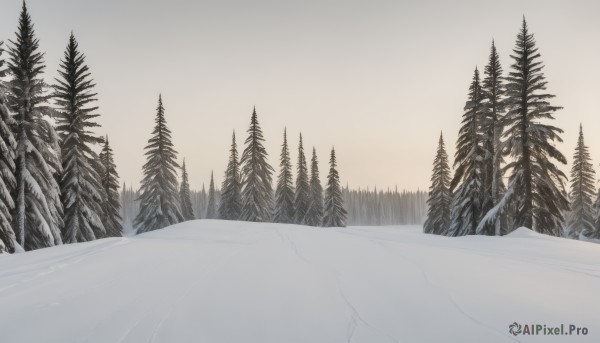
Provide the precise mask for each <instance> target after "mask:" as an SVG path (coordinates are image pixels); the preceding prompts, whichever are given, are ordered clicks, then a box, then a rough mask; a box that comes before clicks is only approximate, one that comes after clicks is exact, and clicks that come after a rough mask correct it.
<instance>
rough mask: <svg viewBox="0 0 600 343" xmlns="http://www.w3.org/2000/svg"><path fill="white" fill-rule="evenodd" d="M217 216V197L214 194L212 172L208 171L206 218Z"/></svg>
mask: <svg viewBox="0 0 600 343" xmlns="http://www.w3.org/2000/svg"><path fill="white" fill-rule="evenodd" d="M216 218H217V199H216V195H215V182H214V179H213V173H212V172H210V186H209V187H208V205H207V206H206V219H216Z"/></svg>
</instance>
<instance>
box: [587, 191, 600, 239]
mask: <svg viewBox="0 0 600 343" xmlns="http://www.w3.org/2000/svg"><path fill="white" fill-rule="evenodd" d="M593 211H594V212H593V213H594V230H593V231H592V232H586V233H584V235H586V236H587V237H588V238H593V239H600V189H599V190H598V192H597V193H596V200H595V201H594V205H593Z"/></svg>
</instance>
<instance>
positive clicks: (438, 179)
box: [423, 133, 452, 235]
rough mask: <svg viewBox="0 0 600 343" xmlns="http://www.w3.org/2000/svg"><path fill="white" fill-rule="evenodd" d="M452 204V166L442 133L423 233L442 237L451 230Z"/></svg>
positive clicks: (435, 160) (434, 165) (434, 164)
mask: <svg viewBox="0 0 600 343" xmlns="http://www.w3.org/2000/svg"><path fill="white" fill-rule="evenodd" d="M451 202H452V194H451V193H450V166H449V165H448V154H447V153H446V148H445V147H444V138H443V136H442V134H441V133H440V140H439V143H438V149H437V153H436V155H435V159H434V161H433V172H432V175H431V186H430V187H429V198H428V199H427V205H428V207H429V209H428V212H427V220H425V224H424V225H423V232H425V233H432V234H436V235H441V234H443V233H445V232H446V230H448V229H449V228H450V205H451Z"/></svg>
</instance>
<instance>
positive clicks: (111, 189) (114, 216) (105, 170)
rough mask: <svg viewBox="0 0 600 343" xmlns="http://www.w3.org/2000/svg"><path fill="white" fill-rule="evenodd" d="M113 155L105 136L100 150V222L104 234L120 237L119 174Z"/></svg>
mask: <svg viewBox="0 0 600 343" xmlns="http://www.w3.org/2000/svg"><path fill="white" fill-rule="evenodd" d="M113 156H114V155H113V150H112V148H111V147H110V144H109V142H108V136H106V138H105V139H104V146H103V147H102V151H101V152H100V163H101V164H102V172H101V174H100V183H101V184H102V189H103V191H104V196H103V202H102V224H103V225H104V228H105V229H106V236H108V237H120V236H123V220H122V219H121V202H120V196H119V174H118V173H117V166H116V165H115V161H114V157H113Z"/></svg>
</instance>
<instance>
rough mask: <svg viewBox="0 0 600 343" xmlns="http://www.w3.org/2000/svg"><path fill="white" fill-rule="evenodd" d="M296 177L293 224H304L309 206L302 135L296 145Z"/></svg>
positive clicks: (308, 186) (308, 188) (306, 169)
mask: <svg viewBox="0 0 600 343" xmlns="http://www.w3.org/2000/svg"><path fill="white" fill-rule="evenodd" d="M297 170H298V175H297V176H296V194H295V195H294V223H296V224H301V225H304V224H306V213H307V212H308V206H309V205H310V185H309V183H308V168H307V166H306V157H305V156H304V147H303V146H302V134H300V142H299V143H298V169H297Z"/></svg>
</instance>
